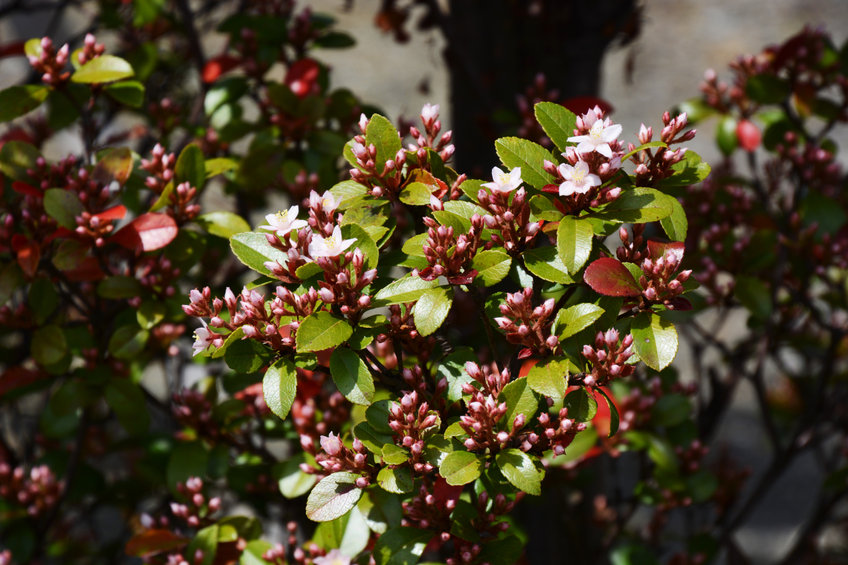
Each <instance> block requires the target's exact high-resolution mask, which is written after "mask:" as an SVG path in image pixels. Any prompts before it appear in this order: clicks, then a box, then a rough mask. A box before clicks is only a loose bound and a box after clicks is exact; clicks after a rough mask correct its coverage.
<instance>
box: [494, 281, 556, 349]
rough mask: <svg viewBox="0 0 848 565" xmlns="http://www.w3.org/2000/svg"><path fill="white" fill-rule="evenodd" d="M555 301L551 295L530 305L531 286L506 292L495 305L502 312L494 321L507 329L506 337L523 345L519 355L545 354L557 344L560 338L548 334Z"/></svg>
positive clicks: (531, 302) (531, 300)
mask: <svg viewBox="0 0 848 565" xmlns="http://www.w3.org/2000/svg"><path fill="white" fill-rule="evenodd" d="M554 302H555V301H554V299H553V298H549V299H548V300H546V301H545V302H543V303H542V304H540V305H539V306H533V289H532V288H525V289H524V290H522V291H519V292H514V293H511V294H507V295H506V301H505V302H503V303H501V304H500V306H499V307H498V308H499V309H500V311H501V314H503V316H501V317H498V318H495V323H497V324H498V327H499V328H500V329H501V330H502V331H503V332H504V333H506V339H507V341H509V342H510V343H515V344H517V345H523V346H524V347H525V349H523V350H522V351H521V352H520V353H519V358H524V357H529V356H530V355H532V354H533V353H538V354H541V355H544V354H547V353H548V352H552V351H555V350H556V349H557V347H558V346H559V339H558V338H557V336H555V335H552V334H551V325H552V324H553V318H552V316H553V313H554Z"/></svg>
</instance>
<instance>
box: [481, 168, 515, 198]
mask: <svg viewBox="0 0 848 565" xmlns="http://www.w3.org/2000/svg"><path fill="white" fill-rule="evenodd" d="M521 182H522V181H521V167H515V168H514V169H512V171H511V172H508V173H507V172H504V171H502V170H500V169H499V168H497V167H493V168H492V182H486V183H483V184H482V185H480V186H483V187H485V188H488V189H491V190H492V192H511V191H513V190H515V189H516V188H518V187H519V186H520V185H521Z"/></svg>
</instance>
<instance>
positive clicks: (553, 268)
mask: <svg viewBox="0 0 848 565" xmlns="http://www.w3.org/2000/svg"><path fill="white" fill-rule="evenodd" d="M521 256H522V257H523V259H524V266H525V267H527V270H528V271H530V272H531V273H533V274H534V275H536V276H537V277H539V278H542V279H545V280H546V281H549V282H554V283H560V284H572V283H573V282H574V279H573V278H571V275H569V274H568V268H567V267H566V266H565V263H563V262H562V259H560V258H559V253H558V252H557V248H556V247H553V246H546V247H536V248H534V249H528V250H527V251H525V252H524V253H522V254H521Z"/></svg>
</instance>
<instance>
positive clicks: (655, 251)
mask: <svg viewBox="0 0 848 565" xmlns="http://www.w3.org/2000/svg"><path fill="white" fill-rule="evenodd" d="M684 251H686V246H685V245H684V244H683V242H681V241H672V242H670V243H663V242H662V241H654V240H652V239H649V240H648V252H649V253H650V254H651V259H653V260H654V261H656V260H657V259H659V258H660V257H663V256H664V255H666V254H667V253H671V254H672V255H674V256H675V257H676V258H677V262H678V263H680V262H682V261H683V253H684Z"/></svg>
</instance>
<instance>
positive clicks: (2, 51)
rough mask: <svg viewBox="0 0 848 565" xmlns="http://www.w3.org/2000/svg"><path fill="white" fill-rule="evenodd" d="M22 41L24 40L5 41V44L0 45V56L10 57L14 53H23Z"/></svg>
mask: <svg viewBox="0 0 848 565" xmlns="http://www.w3.org/2000/svg"><path fill="white" fill-rule="evenodd" d="M24 43H26V42H25V41H15V42H12V43H7V44H6V45H0V58H2V57H11V56H14V55H23V54H24Z"/></svg>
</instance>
